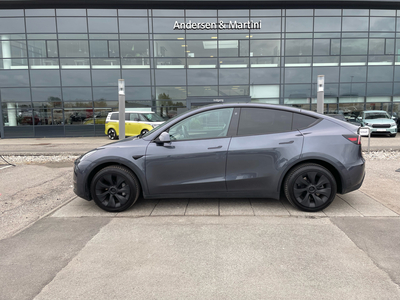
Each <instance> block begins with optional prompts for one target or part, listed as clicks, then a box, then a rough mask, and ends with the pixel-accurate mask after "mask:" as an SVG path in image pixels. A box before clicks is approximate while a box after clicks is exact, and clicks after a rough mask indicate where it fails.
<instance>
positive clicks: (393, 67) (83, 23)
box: [0, 7, 400, 138]
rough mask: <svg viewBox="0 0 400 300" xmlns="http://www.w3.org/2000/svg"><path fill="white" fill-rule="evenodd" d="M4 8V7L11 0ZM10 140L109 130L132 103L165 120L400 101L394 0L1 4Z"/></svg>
mask: <svg viewBox="0 0 400 300" xmlns="http://www.w3.org/2000/svg"><path fill="white" fill-rule="evenodd" d="M0 8H1V7H0ZM0 43H1V47H0V104H1V105H0V107H1V108H0V126H1V127H0V132H1V136H2V138H4V137H5V138H13V137H50V136H96V135H97V136H102V135H104V122H105V117H106V115H107V113H108V112H110V111H115V110H118V91H117V84H118V79H120V78H122V79H124V80H125V85H126V107H127V108H130V109H134V108H140V109H143V108H147V109H151V110H153V111H156V112H157V113H159V114H160V115H162V116H163V117H165V118H169V117H172V116H174V115H176V114H177V113H180V112H181V111H184V110H186V109H190V108H193V107H196V106H199V105H204V104H209V103H214V102H232V101H234V102H237V101H247V102H250V101H251V102H259V103H272V104H282V105H290V106H296V107H300V108H304V109H310V110H316V96H317V90H316V82H317V76H318V75H325V112H326V113H343V114H345V116H348V117H356V116H357V115H358V113H359V112H360V111H361V110H364V109H383V110H386V111H388V112H389V113H391V114H393V113H394V114H396V113H397V114H398V113H399V111H400V11H396V10H393V9H347V8H329V9H328V8H323V9H319V8H318V9H315V8H309V9H250V8H249V9H243V8H241V9H186V8H183V9H153V8H140V9H126V8H124V9H118V8H106V9H98V8H93V9H92V8H90V9H89V8H45V9H44V8H41V9H33V8H29V9H0Z"/></svg>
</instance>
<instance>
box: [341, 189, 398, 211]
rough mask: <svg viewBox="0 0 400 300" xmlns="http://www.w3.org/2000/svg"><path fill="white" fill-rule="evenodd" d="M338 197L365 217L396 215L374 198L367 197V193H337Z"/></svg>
mask: <svg viewBox="0 0 400 300" xmlns="http://www.w3.org/2000/svg"><path fill="white" fill-rule="evenodd" d="M338 196H339V198H341V199H343V200H344V201H346V202H347V203H348V204H349V205H350V206H352V207H353V208H354V209H356V210H357V211H359V212H360V213H361V214H362V215H363V216H366V217H396V216H398V214H396V213H395V212H394V211H392V210H390V209H389V208H387V207H385V206H384V205H382V204H381V203H379V202H378V201H376V200H375V199H373V198H371V197H369V196H368V195H366V194H364V193H362V192H360V191H354V192H351V193H349V194H345V195H338Z"/></svg>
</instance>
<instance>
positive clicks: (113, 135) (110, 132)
mask: <svg viewBox="0 0 400 300" xmlns="http://www.w3.org/2000/svg"><path fill="white" fill-rule="evenodd" d="M108 137H109V139H110V140H116V139H117V138H118V136H117V132H116V131H115V129H112V128H110V129H108Z"/></svg>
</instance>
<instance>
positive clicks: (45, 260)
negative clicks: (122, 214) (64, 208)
mask: <svg viewBox="0 0 400 300" xmlns="http://www.w3.org/2000/svg"><path fill="white" fill-rule="evenodd" d="M109 221H110V219H109V218H79V219H75V218H74V219H71V218H67V219H62V218H57V219H56V218H45V219H42V220H40V221H38V222H36V223H35V225H34V226H32V227H30V228H28V229H26V230H24V231H22V232H21V233H19V234H17V235H15V236H13V237H12V238H8V239H4V240H1V241H0V291H1V292H0V299H2V300H13V299H15V300H25V299H26V300H31V299H33V298H34V297H35V296H36V295H37V294H38V293H39V292H40V291H41V289H42V288H43V287H44V286H45V285H47V284H48V283H49V282H50V281H51V280H52V279H53V278H54V276H55V275H56V274H57V273H58V272H59V271H60V270H61V269H62V268H64V267H65V266H66V265H67V264H68V263H69V262H70V260H71V259H72V258H73V257H75V256H76V255H77V254H78V252H79V251H80V250H81V249H82V248H83V247H84V246H85V245H86V243H87V242H88V241H89V240H90V239H91V238H92V237H93V236H94V235H96V234H97V233H98V231H99V230H100V228H101V227H102V226H104V225H106V224H107V223H108V222H109Z"/></svg>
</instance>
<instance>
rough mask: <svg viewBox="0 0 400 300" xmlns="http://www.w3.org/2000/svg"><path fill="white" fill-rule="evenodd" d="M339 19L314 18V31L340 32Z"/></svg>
mask: <svg viewBox="0 0 400 300" xmlns="http://www.w3.org/2000/svg"><path fill="white" fill-rule="evenodd" d="M340 30H341V18H340V17H321V18H319V17H316V18H315V24H314V31H315V32H321V31H340Z"/></svg>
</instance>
